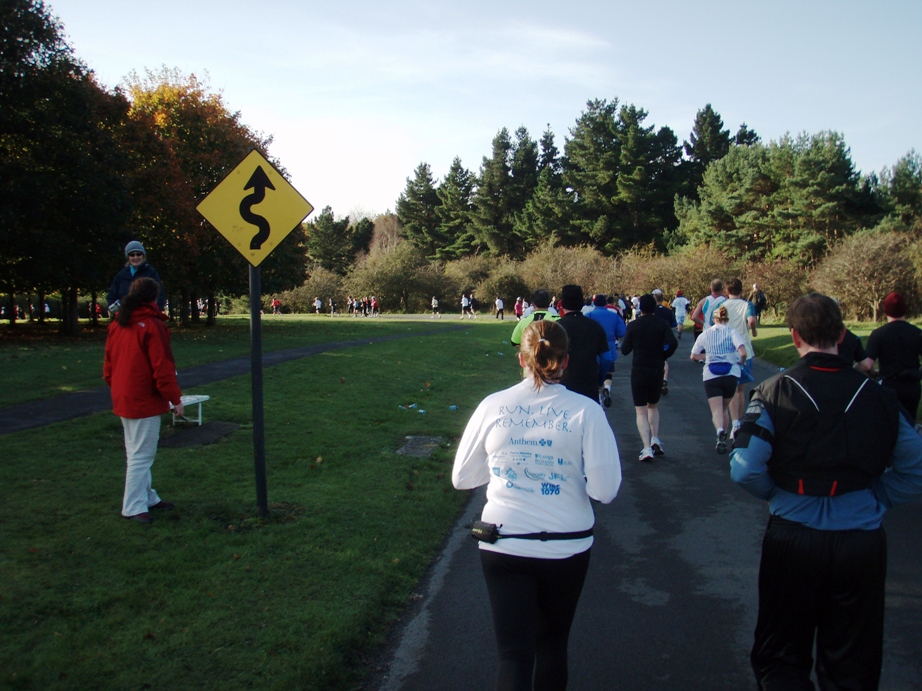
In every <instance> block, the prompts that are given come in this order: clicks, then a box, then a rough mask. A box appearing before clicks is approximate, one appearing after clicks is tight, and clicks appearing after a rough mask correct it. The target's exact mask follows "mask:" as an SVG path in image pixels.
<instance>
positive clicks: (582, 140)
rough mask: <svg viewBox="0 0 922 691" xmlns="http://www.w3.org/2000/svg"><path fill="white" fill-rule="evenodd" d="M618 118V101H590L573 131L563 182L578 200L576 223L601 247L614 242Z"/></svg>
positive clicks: (568, 141) (567, 146)
mask: <svg viewBox="0 0 922 691" xmlns="http://www.w3.org/2000/svg"><path fill="white" fill-rule="evenodd" d="M617 115H618V99H614V100H613V101H612V102H611V103H609V102H608V101H606V100H598V99H595V100H592V101H589V102H588V103H587V104H586V110H585V111H584V112H583V113H582V114H581V115H580V116H579V118H578V119H577V121H576V125H575V126H574V127H573V129H571V130H570V137H569V139H567V141H566V144H565V146H564V158H563V161H562V169H563V172H562V176H563V183H564V186H565V187H567V188H569V189H570V190H572V194H573V197H574V200H575V203H574V224H575V225H576V227H577V228H578V230H579V232H580V233H581V234H583V235H585V236H586V237H591V238H592V240H593V242H594V243H595V244H596V246H597V247H600V248H601V247H604V246H606V245H608V244H609V243H611V242H612V240H613V238H612V235H613V228H612V224H613V219H614V217H615V215H616V208H615V204H614V200H615V199H616V198H617V197H618V170H619V162H620V157H621V141H620V134H619V131H618V124H617ZM613 244H614V245H616V244H617V243H613Z"/></svg>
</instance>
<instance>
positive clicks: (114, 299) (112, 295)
mask: <svg viewBox="0 0 922 691" xmlns="http://www.w3.org/2000/svg"><path fill="white" fill-rule="evenodd" d="M125 259H127V260H128V263H127V264H125V266H124V267H123V268H122V270H121V271H119V272H118V273H117V274H115V278H114V279H113V281H112V285H111V286H109V293H108V295H107V296H106V299H107V300H108V305H109V312H110V313H113V314H114V313H115V312H118V307H119V305H120V304H121V303H120V301H121V299H122V298H123V297H125V296H126V295H128V289H129V288H130V287H131V284H132V283H133V282H134V280H135V279H136V278H141V277H145V278H152V279H154V280H155V281H156V282H157V286H158V287H159V288H160V292H159V293H158V295H157V307H159V308H160V309H161V310H163V309H165V308H166V294H165V293H164V290H163V281H161V280H160V274H158V273H157V269H155V268H154V267H152V266H151V265H150V264H148V263H147V251H146V250H145V249H144V245H142V244H141V243H140V242H138V241H137V240H132V241H131V242H129V243H128V244H127V245H125Z"/></svg>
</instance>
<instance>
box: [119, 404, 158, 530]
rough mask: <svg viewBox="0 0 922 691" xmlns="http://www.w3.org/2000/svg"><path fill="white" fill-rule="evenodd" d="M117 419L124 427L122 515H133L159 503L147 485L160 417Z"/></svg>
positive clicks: (155, 453) (155, 449) (149, 479)
mask: <svg viewBox="0 0 922 691" xmlns="http://www.w3.org/2000/svg"><path fill="white" fill-rule="evenodd" d="M121 420H122V428H123V429H124V430H125V455H126V456H127V458H128V472H127V473H126V475H125V498H124V499H123V500H122V515H123V516H137V515H138V514H139V513H146V512H147V509H148V508H149V507H151V506H154V505H155V504H158V503H160V497H158V496H157V492H156V490H154V489H153V488H151V486H150V482H151V478H150V468H151V466H152V465H153V464H154V456H156V455H157V442H158V441H159V440H160V416H159V415H154V416H153V417H145V418H141V419H139V420H134V419H131V418H126V417H123V418H122V419H121Z"/></svg>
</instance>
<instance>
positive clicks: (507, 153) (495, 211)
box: [472, 127, 519, 256]
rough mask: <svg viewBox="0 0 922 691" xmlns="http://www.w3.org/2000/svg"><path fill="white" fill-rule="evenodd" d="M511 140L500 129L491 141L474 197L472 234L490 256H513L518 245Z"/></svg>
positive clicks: (507, 131) (507, 133)
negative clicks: (512, 186)
mask: <svg viewBox="0 0 922 691" xmlns="http://www.w3.org/2000/svg"><path fill="white" fill-rule="evenodd" d="M512 157H513V145H512V140H511V139H510V137H509V130H507V129H506V128H505V127H504V128H502V129H501V130H500V131H499V132H498V133H497V134H496V136H495V137H494V138H493V153H492V155H491V156H490V158H487V157H484V159H483V164H482V165H481V168H480V176H479V180H478V184H477V191H476V193H475V194H474V210H473V214H472V219H473V222H474V234H475V237H476V238H477V241H478V242H480V243H482V244H483V245H485V246H486V248H487V251H488V252H489V253H490V254H492V255H494V256H502V255H508V256H515V255H516V254H517V253H518V249H519V248H518V245H519V243H517V242H516V238H515V237H514V235H513V229H512V228H513V215H512V210H513V208H512V194H511V180H512V166H511V161H512Z"/></svg>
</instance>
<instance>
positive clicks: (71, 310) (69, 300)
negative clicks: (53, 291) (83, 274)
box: [58, 288, 80, 336]
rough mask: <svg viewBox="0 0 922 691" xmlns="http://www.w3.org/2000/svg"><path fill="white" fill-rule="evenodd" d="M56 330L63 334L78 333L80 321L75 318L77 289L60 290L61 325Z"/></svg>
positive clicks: (71, 334) (73, 334)
mask: <svg viewBox="0 0 922 691" xmlns="http://www.w3.org/2000/svg"><path fill="white" fill-rule="evenodd" d="M58 331H59V332H60V333H61V334H63V335H65V336H76V335H77V334H78V333H80V321H79V319H78V318H77V289H76V288H63V289H62V290H61V326H60V328H59V329H58Z"/></svg>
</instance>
